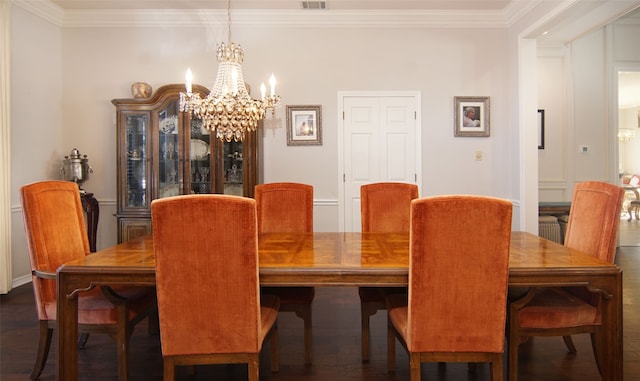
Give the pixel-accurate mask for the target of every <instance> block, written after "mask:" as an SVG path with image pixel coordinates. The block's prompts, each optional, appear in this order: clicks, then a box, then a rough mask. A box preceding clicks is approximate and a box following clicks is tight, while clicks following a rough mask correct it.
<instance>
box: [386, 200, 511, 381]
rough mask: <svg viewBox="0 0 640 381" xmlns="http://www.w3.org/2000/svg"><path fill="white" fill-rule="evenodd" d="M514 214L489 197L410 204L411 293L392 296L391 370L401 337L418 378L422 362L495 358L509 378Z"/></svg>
mask: <svg viewBox="0 0 640 381" xmlns="http://www.w3.org/2000/svg"><path fill="white" fill-rule="evenodd" d="M511 215H512V205H511V202H508V201H506V200H501V199H497V198H491V197H484V196H463V195H460V196H439V197H429V198H422V199H417V200H414V201H413V202H412V203H411V232H410V260H409V293H408V295H401V294H395V295H391V296H389V297H388V298H387V310H388V326H389V330H388V356H389V358H388V361H389V370H390V371H393V370H395V339H396V337H397V338H398V339H399V340H400V342H401V343H402V344H403V346H404V347H405V349H406V350H407V352H408V353H409V368H410V374H411V380H412V381H418V380H420V364H421V363H422V362H474V363H475V362H490V363H491V373H492V379H493V380H494V381H500V380H502V379H503V374H502V372H503V370H502V364H503V360H502V358H503V354H504V341H505V340H504V333H505V322H506V300H507V285H508V276H509V246H510V240H511V239H510V238H511ZM451 216H464V218H453V219H452V218H451ZM445 221H446V223H445ZM407 298H408V300H407Z"/></svg>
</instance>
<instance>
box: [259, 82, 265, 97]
mask: <svg viewBox="0 0 640 381" xmlns="http://www.w3.org/2000/svg"><path fill="white" fill-rule="evenodd" d="M260 95H261V96H262V98H261V99H262V100H264V97H265V96H266V95H267V86H265V85H264V82H262V83H261V84H260Z"/></svg>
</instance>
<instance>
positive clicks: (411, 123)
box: [339, 92, 421, 231]
mask: <svg viewBox="0 0 640 381" xmlns="http://www.w3.org/2000/svg"><path fill="white" fill-rule="evenodd" d="M340 98H341V99H340V100H339V105H341V106H342V112H341V114H342V121H341V122H342V123H341V127H342V133H341V134H340V137H341V143H342V144H339V146H341V153H342V155H341V160H340V161H341V170H342V173H343V182H342V186H343V187H342V191H341V194H342V195H343V197H342V199H341V200H340V201H341V202H340V205H342V206H343V207H342V208H341V210H342V212H341V217H342V218H341V222H342V224H341V225H342V226H341V230H344V231H360V229H361V223H360V186H362V185H363V184H368V183H373V182H380V181H395V182H406V183H415V184H418V181H419V180H420V162H421V153H420V147H421V145H420V123H419V120H420V118H419V115H418V110H419V105H420V97H419V94H418V93H415V92H412V93H395V92H394V93H386V92H383V93H371V94H363V95H359V94H342V96H341V97H340ZM339 124H340V123H339Z"/></svg>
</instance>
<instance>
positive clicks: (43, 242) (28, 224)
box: [20, 181, 155, 324]
mask: <svg viewBox="0 0 640 381" xmlns="http://www.w3.org/2000/svg"><path fill="white" fill-rule="evenodd" d="M20 196H21V201H22V211H23V217H24V227H25V232H26V237H27V245H28V248H29V259H30V263H31V270H32V271H36V270H37V271H43V272H49V273H53V274H55V272H56V270H57V269H58V268H59V267H60V266H61V265H62V264H64V263H65V262H68V261H71V260H73V259H77V258H82V257H84V256H85V255H89V254H90V249H89V239H88V237H87V231H86V226H85V222H84V214H83V209H82V202H81V201H80V193H79V191H78V186H77V185H76V184H75V183H73V182H69V181H42V182H37V183H33V184H29V185H25V186H23V187H21V188H20ZM32 278H33V291H34V295H35V300H36V309H37V312H38V319H40V320H55V319H56V282H55V280H52V279H42V278H39V277H37V276H35V275H34V276H33V277H32ZM114 291H116V292H118V293H119V294H120V295H122V296H124V297H127V298H131V300H132V301H136V303H131V309H130V310H129V316H130V317H131V318H133V317H134V316H136V315H137V314H138V313H140V312H142V311H144V310H146V309H147V308H148V306H149V305H150V303H155V295H154V293H153V292H152V291H153V289H151V288H124V287H122V288H114ZM137 302H140V303H137ZM78 322H79V323H80V324H116V322H117V310H116V308H115V307H114V305H113V304H112V303H111V302H110V301H109V300H108V299H107V298H106V297H105V296H104V295H103V293H102V290H101V289H100V288H99V287H96V288H94V289H92V290H90V291H88V292H82V293H80V294H79V297H78Z"/></svg>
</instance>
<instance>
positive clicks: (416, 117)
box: [413, 111, 418, 120]
mask: <svg viewBox="0 0 640 381" xmlns="http://www.w3.org/2000/svg"><path fill="white" fill-rule="evenodd" d="M413 120H418V112H417V111H414V112H413Z"/></svg>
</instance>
